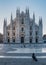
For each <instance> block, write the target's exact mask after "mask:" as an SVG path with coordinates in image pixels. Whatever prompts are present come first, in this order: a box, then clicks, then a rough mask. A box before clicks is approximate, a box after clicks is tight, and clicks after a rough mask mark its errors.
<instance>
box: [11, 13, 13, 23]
mask: <svg viewBox="0 0 46 65" xmlns="http://www.w3.org/2000/svg"><path fill="white" fill-rule="evenodd" d="M12 21H13V17H12V13H11V22H12Z"/></svg>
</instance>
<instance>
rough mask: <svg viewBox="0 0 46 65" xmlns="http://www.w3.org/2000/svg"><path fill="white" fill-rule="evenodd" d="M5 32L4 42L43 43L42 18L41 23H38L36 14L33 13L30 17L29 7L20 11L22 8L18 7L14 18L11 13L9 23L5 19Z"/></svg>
mask: <svg viewBox="0 0 46 65" xmlns="http://www.w3.org/2000/svg"><path fill="white" fill-rule="evenodd" d="M3 33H4V39H3V40H4V43H42V42H43V40H42V33H43V25H42V18H40V19H39V25H37V24H36V23H35V14H34V13H33V18H30V13H29V9H28V8H27V9H26V11H25V12H23V11H22V12H20V9H17V10H16V17H15V18H14V19H13V17H12V14H11V20H10V24H9V25H7V20H6V19H4V26H3Z"/></svg>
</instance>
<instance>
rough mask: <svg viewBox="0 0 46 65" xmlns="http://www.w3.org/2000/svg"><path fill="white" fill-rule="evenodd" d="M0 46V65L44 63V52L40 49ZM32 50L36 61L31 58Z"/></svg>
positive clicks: (39, 64)
mask: <svg viewBox="0 0 46 65" xmlns="http://www.w3.org/2000/svg"><path fill="white" fill-rule="evenodd" d="M1 46H2V47H1V48H0V65H46V52H45V53H43V52H42V50H41V49H35V48H33V49H32V48H15V47H13V46H12V47H10V46H4V45H1ZM37 51H38V52H37ZM33 52H34V53H35V56H36V58H37V60H38V61H37V62H36V61H35V60H33V58H32V53H33Z"/></svg>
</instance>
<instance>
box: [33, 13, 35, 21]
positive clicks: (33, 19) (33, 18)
mask: <svg viewBox="0 0 46 65" xmlns="http://www.w3.org/2000/svg"><path fill="white" fill-rule="evenodd" d="M33 21H35V13H33Z"/></svg>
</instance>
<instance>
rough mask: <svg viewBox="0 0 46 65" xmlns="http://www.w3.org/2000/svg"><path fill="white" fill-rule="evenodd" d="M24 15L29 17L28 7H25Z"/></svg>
mask: <svg viewBox="0 0 46 65" xmlns="http://www.w3.org/2000/svg"><path fill="white" fill-rule="evenodd" d="M26 15H27V16H28V17H29V8H26Z"/></svg>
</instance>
